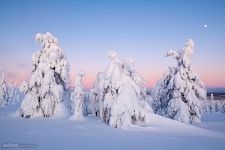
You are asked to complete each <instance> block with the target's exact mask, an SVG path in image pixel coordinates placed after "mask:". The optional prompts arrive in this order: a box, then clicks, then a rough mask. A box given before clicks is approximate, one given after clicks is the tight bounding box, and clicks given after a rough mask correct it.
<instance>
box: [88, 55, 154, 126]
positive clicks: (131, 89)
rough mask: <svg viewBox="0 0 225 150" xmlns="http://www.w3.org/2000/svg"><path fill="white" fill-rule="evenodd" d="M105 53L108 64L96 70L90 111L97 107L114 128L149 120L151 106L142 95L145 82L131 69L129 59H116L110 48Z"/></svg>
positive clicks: (131, 62)
mask: <svg viewBox="0 0 225 150" xmlns="http://www.w3.org/2000/svg"><path fill="white" fill-rule="evenodd" d="M108 57H109V60H110V64H109V65H108V67H107V68H106V69H105V72H104V73H99V74H98V77H97V81H96V83H95V86H94V88H93V91H94V92H93V93H94V94H93V97H94V98H90V101H92V104H93V103H94V105H95V106H94V109H95V110H94V111H93V112H94V113H95V114H96V113H97V112H98V111H99V115H100V117H101V119H102V120H103V121H104V122H105V123H107V124H109V125H110V126H112V127H115V128H118V127H127V126H129V125H132V124H136V125H137V124H146V123H149V117H148V115H149V113H151V112H152V109H151V107H150V106H149V105H148V103H147V102H146V101H145V100H144V99H143V98H144V96H145V95H146V93H144V90H145V88H143V86H144V83H145V82H144V80H143V78H142V77H140V76H139V75H138V73H137V72H136V70H135V69H134V64H133V61H132V60H131V59H130V58H126V59H125V61H120V60H119V58H118V56H117V53H116V52H115V51H110V52H109V53H108ZM143 89H144V90H143ZM96 106H97V107H96ZM98 107H99V108H98Z"/></svg>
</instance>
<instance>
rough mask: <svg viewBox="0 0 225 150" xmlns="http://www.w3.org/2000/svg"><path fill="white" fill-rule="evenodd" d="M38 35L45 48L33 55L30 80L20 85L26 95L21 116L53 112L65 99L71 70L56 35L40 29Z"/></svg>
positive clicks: (42, 114)
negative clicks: (64, 95)
mask: <svg viewBox="0 0 225 150" xmlns="http://www.w3.org/2000/svg"><path fill="white" fill-rule="evenodd" d="M35 39H36V41H37V42H40V43H41V44H42V48H41V50H39V51H37V52H35V53H34V54H33V56H32V68H33V69H32V76H31V79H30V81H29V82H24V83H23V84H22V85H21V89H22V90H23V91H24V92H25V94H26V95H25V98H24V100H23V102H22V104H21V108H20V116H22V117H26V118H29V117H35V116H44V117H49V116H52V115H54V113H55V110H56V109H57V106H59V103H61V102H62V101H63V94H64V90H65V83H66V81H67V77H68V71H69V65H68V63H67V60H66V57H65V55H64V52H63V50H62V49H60V48H59V42H58V40H57V38H55V37H54V36H53V35H51V34H50V33H48V32H47V33H45V34H42V33H38V34H37V35H36V36H35ZM60 107H61V104H60Z"/></svg>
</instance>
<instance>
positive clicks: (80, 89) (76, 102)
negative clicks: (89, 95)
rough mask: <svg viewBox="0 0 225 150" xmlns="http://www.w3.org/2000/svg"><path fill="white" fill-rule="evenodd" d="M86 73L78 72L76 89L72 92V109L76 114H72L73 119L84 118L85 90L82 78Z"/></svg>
mask: <svg viewBox="0 0 225 150" xmlns="http://www.w3.org/2000/svg"><path fill="white" fill-rule="evenodd" d="M84 75H85V73H84V71H81V72H79V73H78V75H77V78H76V81H75V84H74V91H73V92H72V93H71V102H72V104H71V105H72V108H73V109H72V110H73V112H74V115H73V116H71V119H73V120H83V118H84V97H85V91H84V86H83V82H82V78H83V76H84Z"/></svg>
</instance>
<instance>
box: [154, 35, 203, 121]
mask: <svg viewBox="0 0 225 150" xmlns="http://www.w3.org/2000/svg"><path fill="white" fill-rule="evenodd" d="M193 48H194V42H193V41H192V40H191V39H188V40H187V42H186V45H185V47H184V48H183V49H182V50H180V51H172V50H170V51H168V52H167V54H166V56H171V57H173V58H175V59H176V60H177V66H176V67H169V70H168V71H167V72H166V73H165V74H164V75H163V77H162V78H161V79H160V80H159V81H158V82H157V83H156V86H155V87H154V89H153V90H152V98H153V109H154V111H155V112H156V113H157V114H160V115H163V116H166V117H169V118H172V119H175V120H178V121H181V122H185V123H192V122H200V121H201V113H202V100H203V99H206V90H205V88H204V84H203V82H202V81H201V79H200V78H199V77H198V76H197V75H196V74H195V73H194V72H193V71H192V69H191V63H190V62H191V55H192V54H193Z"/></svg>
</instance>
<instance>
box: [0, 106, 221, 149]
mask: <svg viewBox="0 0 225 150" xmlns="http://www.w3.org/2000/svg"><path fill="white" fill-rule="evenodd" d="M18 107H19V106H18V105H12V106H9V107H3V108H1V109H0V122H1V125H0V133H1V134H0V146H1V148H3V146H8V147H9V146H10V145H11V146H13V144H14V145H16V146H18V147H19V146H21V145H22V144H24V145H25V146H32V148H30V149H41V150H49V149H76V150H82V149H93V150H95V149H96V150H106V149H107V150H115V149H123V150H149V149H154V150H162V149H166V150H180V149H188V150H199V149H204V150H221V149H224V147H225V142H224V141H225V114H207V115H205V116H203V120H202V123H201V124H194V125H189V124H183V123H181V122H178V121H176V120H171V119H169V118H165V117H162V116H159V115H156V114H151V115H150V117H151V123H150V124H149V125H148V126H147V127H138V126H133V127H130V128H127V129H126V130H122V129H114V128H111V127H109V126H107V125H106V124H104V123H103V122H102V121H101V120H100V119H99V118H97V117H92V116H88V117H87V119H86V120H85V121H83V122H80V121H70V120H68V119H52V118H35V119H32V118H31V119H24V118H21V117H18V116H15V115H14V114H12V112H15V111H16V110H17V109H18ZM22 146H23V145H22ZM18 149H20V148H18ZM24 149H28V148H24Z"/></svg>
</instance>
